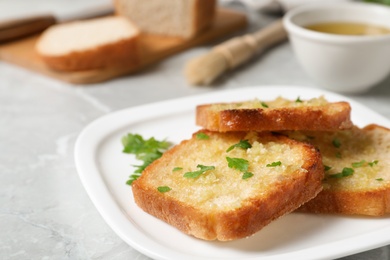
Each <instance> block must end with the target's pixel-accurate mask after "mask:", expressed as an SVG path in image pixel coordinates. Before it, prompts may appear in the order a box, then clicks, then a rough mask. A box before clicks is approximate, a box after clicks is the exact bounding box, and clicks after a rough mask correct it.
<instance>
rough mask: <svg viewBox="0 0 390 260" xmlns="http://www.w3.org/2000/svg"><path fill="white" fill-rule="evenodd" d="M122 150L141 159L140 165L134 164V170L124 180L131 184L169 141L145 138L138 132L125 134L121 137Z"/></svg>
mask: <svg viewBox="0 0 390 260" xmlns="http://www.w3.org/2000/svg"><path fill="white" fill-rule="evenodd" d="M122 144H123V152H124V153H128V154H134V155H135V157H136V159H137V160H141V161H143V164H142V165H135V167H136V170H135V171H134V173H133V174H132V175H130V176H129V180H128V181H127V182H126V183H127V184H129V185H131V184H132V183H133V181H135V180H136V179H138V178H139V177H140V176H141V173H142V171H143V170H144V169H145V168H146V167H147V166H148V165H149V164H151V163H152V162H153V161H154V160H156V159H158V158H160V157H161V155H162V154H163V152H165V151H166V150H167V149H168V148H169V146H170V143H169V142H167V141H158V140H156V139H154V137H151V138H149V139H147V140H145V139H144V138H143V137H142V136H141V135H139V134H127V135H125V136H124V137H122Z"/></svg>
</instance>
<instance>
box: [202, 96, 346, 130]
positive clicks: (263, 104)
mask: <svg viewBox="0 0 390 260" xmlns="http://www.w3.org/2000/svg"><path fill="white" fill-rule="evenodd" d="M350 114H351V107H350V105H349V103H347V102H334V103H330V102H328V101H327V100H325V98H323V97H319V98H313V99H310V100H300V99H297V100H295V101H291V100H287V99H284V98H281V97H279V98H277V99H275V100H273V101H260V100H258V99H255V100H251V101H245V102H239V103H219V104H218V103H217V104H205V105H199V106H197V108H196V124H197V125H199V126H202V127H204V128H205V129H208V130H212V131H219V132H228V131H282V130H312V131H337V130H341V129H348V128H351V127H352V122H351V120H350Z"/></svg>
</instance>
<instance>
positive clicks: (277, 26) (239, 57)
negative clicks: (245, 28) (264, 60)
mask: <svg viewBox="0 0 390 260" xmlns="http://www.w3.org/2000/svg"><path fill="white" fill-rule="evenodd" d="M286 39H287V33H286V31H285V29H284V27H283V23H282V20H281V19H280V20H277V21H275V22H273V23H272V24H270V25H268V26H266V27H265V28H262V29H260V30H259V31H257V32H255V33H252V34H247V35H244V36H241V37H235V38H233V39H231V40H228V41H227V42H224V43H222V44H220V45H218V46H216V47H214V50H215V51H217V52H220V53H222V54H223V55H224V56H225V58H226V60H227V61H228V64H229V68H230V69H233V68H235V67H237V66H239V65H241V64H242V63H244V62H246V61H248V60H249V59H250V58H252V57H253V56H254V55H256V54H258V53H260V52H262V51H264V50H266V49H268V48H269V47H271V46H274V45H276V44H278V43H280V42H282V41H284V40H286Z"/></svg>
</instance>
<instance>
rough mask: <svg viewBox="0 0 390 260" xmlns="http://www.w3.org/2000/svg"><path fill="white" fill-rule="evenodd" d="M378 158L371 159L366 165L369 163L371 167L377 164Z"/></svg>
mask: <svg viewBox="0 0 390 260" xmlns="http://www.w3.org/2000/svg"><path fill="white" fill-rule="evenodd" d="M378 162H379V161H378V160H375V161H372V162H369V163H368V165H370V166H371V167H372V166H374V165H376V164H378Z"/></svg>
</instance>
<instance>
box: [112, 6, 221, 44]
mask: <svg viewBox="0 0 390 260" xmlns="http://www.w3.org/2000/svg"><path fill="white" fill-rule="evenodd" d="M114 3H115V10H116V12H117V13H118V14H119V15H122V16H125V17H127V18H129V19H131V20H132V21H133V22H134V23H135V24H136V25H137V26H138V27H139V28H140V29H141V30H142V32H146V33H151V34H160V35H165V36H174V37H181V38H192V37H194V36H196V35H198V34H199V33H201V32H203V31H204V30H206V29H207V28H209V27H210V26H211V25H212V24H213V21H214V17H215V11H216V5H217V1H216V0H169V1H167V0H148V1H144V0H115V1H114Z"/></svg>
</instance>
